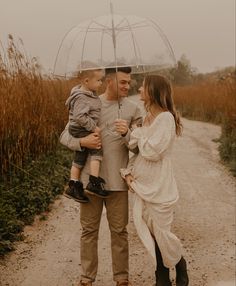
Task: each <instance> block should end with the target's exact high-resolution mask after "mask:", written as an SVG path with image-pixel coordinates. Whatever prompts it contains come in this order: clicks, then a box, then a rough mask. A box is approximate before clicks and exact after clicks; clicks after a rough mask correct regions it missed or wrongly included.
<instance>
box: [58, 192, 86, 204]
mask: <svg viewBox="0 0 236 286" xmlns="http://www.w3.org/2000/svg"><path fill="white" fill-rule="evenodd" d="M63 195H64V196H65V197H67V198H68V199H71V200H74V201H76V202H78V203H83V204H87V203H89V201H84V200H78V199H76V198H74V197H72V196H70V195H68V194H65V193H64V194H63Z"/></svg>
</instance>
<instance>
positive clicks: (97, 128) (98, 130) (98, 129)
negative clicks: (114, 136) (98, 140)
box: [93, 126, 101, 133]
mask: <svg viewBox="0 0 236 286" xmlns="http://www.w3.org/2000/svg"><path fill="white" fill-rule="evenodd" d="M93 132H95V133H101V128H99V127H98V126H96V127H95V129H94V130H93Z"/></svg>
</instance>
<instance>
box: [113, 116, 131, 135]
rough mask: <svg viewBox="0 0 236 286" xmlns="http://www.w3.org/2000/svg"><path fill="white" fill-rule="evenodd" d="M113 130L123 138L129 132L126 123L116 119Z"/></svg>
mask: <svg viewBox="0 0 236 286" xmlns="http://www.w3.org/2000/svg"><path fill="white" fill-rule="evenodd" d="M115 128H116V131H117V132H118V133H120V134H121V135H123V136H125V135H126V134H127V132H128V130H129V127H128V124H127V121H126V120H124V119H116V120H115Z"/></svg>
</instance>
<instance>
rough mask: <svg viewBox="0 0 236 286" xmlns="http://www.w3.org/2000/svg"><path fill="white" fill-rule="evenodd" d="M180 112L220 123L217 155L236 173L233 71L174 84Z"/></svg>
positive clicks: (235, 98)
mask: <svg viewBox="0 0 236 286" xmlns="http://www.w3.org/2000/svg"><path fill="white" fill-rule="evenodd" d="M174 94H175V102H176V105H177V107H178V109H179V110H180V112H181V114H182V116H184V117H188V118H191V119H194V120H202V121H208V122H212V123H216V124H220V125H221V127H222V135H221V138H219V141H220V147H219V150H220V155H221V158H222V160H223V161H225V162H226V163H227V164H228V165H229V167H230V169H231V171H232V172H233V174H234V175H235V176H236V74H231V75H230V76H229V77H226V78H223V79H220V80H208V81H205V82H201V83H197V84H194V85H191V86H184V87H178V86H176V87H175V88H174Z"/></svg>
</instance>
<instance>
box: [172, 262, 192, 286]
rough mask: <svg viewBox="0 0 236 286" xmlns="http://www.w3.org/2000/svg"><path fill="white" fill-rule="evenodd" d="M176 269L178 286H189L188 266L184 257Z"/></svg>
mask: <svg viewBox="0 0 236 286" xmlns="http://www.w3.org/2000/svg"><path fill="white" fill-rule="evenodd" d="M175 269H176V286H188V284H189V279H188V273H187V264H186V261H185V259H184V258H183V257H181V259H180V261H179V262H178V263H177V264H176V266H175Z"/></svg>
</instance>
